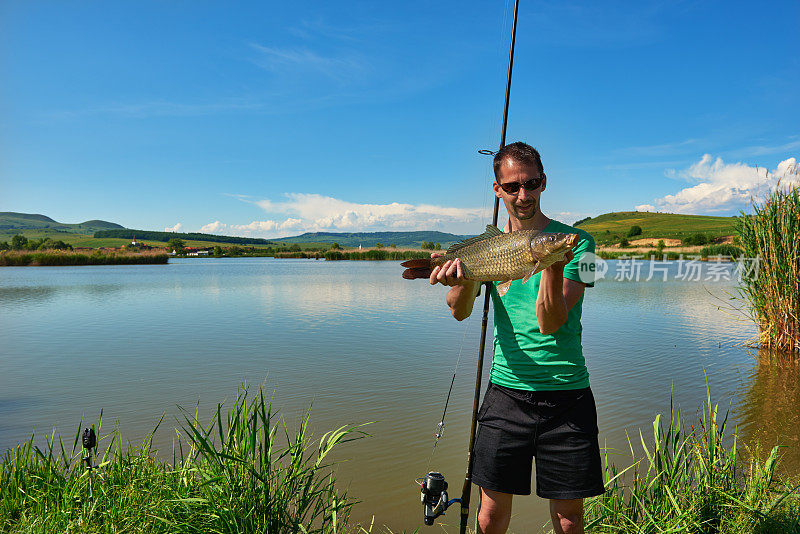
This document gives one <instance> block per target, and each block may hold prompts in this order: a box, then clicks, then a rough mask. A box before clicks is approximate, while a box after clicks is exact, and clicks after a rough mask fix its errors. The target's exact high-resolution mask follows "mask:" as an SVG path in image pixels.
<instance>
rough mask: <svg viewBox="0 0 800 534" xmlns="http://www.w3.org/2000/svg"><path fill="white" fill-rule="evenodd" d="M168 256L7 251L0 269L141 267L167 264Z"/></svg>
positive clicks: (125, 253)
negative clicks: (78, 266)
mask: <svg viewBox="0 0 800 534" xmlns="http://www.w3.org/2000/svg"><path fill="white" fill-rule="evenodd" d="M168 259H169V256H167V254H165V253H163V252H160V253H159V252H141V253H140V252H136V253H131V252H103V251H99V250H97V251H95V252H92V253H85V252H73V251H71V250H44V251H38V252H26V251H21V250H19V251H18V250H8V251H3V252H0V267H24V266H37V267H44V266H62V265H141V264H163V263H167V260H168Z"/></svg>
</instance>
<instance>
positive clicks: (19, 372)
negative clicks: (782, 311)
mask: <svg viewBox="0 0 800 534" xmlns="http://www.w3.org/2000/svg"><path fill="white" fill-rule="evenodd" d="M611 264H612V270H611V272H614V270H613V269H614V268H615V265H616V264H615V263H614V262H611ZM705 268H707V267H705ZM725 268H726V269H730V266H726V267H725ZM669 269H670V271H669V276H668V280H667V281H662V280H661V279H660V276H659V277H656V278H655V279H653V280H651V281H649V282H648V281H640V282H633V281H615V280H613V279H607V280H603V281H601V282H598V284H597V287H595V288H593V289H589V290H587V297H586V301H585V304H584V319H583V324H584V347H585V354H586V359H587V363H588V366H589V371H590V373H591V383H592V388H593V390H594V392H595V397H596V399H597V402H598V412H599V421H600V429H601V436H600V439H601V443H603V442H605V443H606V444H607V445H608V446H609V447H611V448H615V449H618V450H621V451H624V449H625V447H626V443H627V442H626V431H628V432H631V433H635V432H638V429H639V428H640V427H641V428H642V429H643V430H645V432H647V431H648V430H647V429H649V428H651V423H652V420H653V418H654V416H655V414H656V413H658V412H663V411H665V410H668V409H669V399H670V392H671V391H673V392H674V394H673V395H674V400H675V404H676V405H678V406H680V407H681V408H682V409H683V410H684V412H685V413H686V414H687V415H692V414H694V413H695V412H696V410H697V408H698V406H699V405H700V404H701V402H702V400H704V399H705V395H706V386H705V378H704V371H705V373H706V374H707V376H708V381H709V383H710V386H711V391H712V397H713V399H714V401H715V402H719V403H720V404H721V405H722V407H723V408H725V409H727V408H730V409H731V411H732V414H733V419H734V422H735V423H736V424H738V425H739V427H740V429H741V430H742V432H743V433H744V436H745V439H750V438H751V437H753V436H757V437H758V438H759V439H761V440H762V441H764V442H765V443H767V444H768V445H770V446H771V445H772V444H774V442H775V441H776V440H779V441H780V442H781V443H783V444H786V445H789V446H790V447H789V448H787V450H786V460H787V465H788V466H790V468H791V469H794V470H795V471H796V469H797V466H800V454H798V445H800V443H798V441H800V440H799V439H798V436H799V435H800V434H799V433H798V431H797V430H796V429H797V428H798V426H800V424H798V423H800V417H798V410H797V408H796V407H797V406H798V405H800V390H799V389H798V388H799V387H800V386H798V384H800V380H799V379H800V373H798V372H797V371H796V370H791V369H789V370H776V369H774V368H772V367H769V366H765V365H759V364H758V363H757V358H756V357H755V356H753V355H752V354H751V353H750V352H748V351H747V350H746V349H745V348H742V347H741V344H742V343H743V342H746V341H748V340H750V339H751V338H752V337H753V336H754V335H755V329H754V327H753V326H752V324H751V323H749V322H748V321H747V320H745V319H743V318H742V317H740V316H737V315H736V314H733V313H730V312H727V311H725V309H724V308H726V307H727V306H729V304H728V300H727V299H728V294H729V293H731V292H733V291H734V282H731V281H729V280H725V279H724V277H722V278H721V279H720V280H714V279H713V278H714V277H711V278H712V279H711V280H707V281H702V282H696V281H682V280H678V279H676V278H675V274H676V269H677V266H676V265H675V264H672V265H670V267H669ZM400 272H401V268H400V267H399V266H398V264H397V262H324V261H314V260H273V259H265V258H247V259H192V260H171V261H170V264H169V265H159V266H131V267H127V266H109V267H55V268H49V267H40V268H3V269H2V270H0V314H1V315H0V317H1V318H0V371H1V372H0V451H2V450H5V449H6V448H8V447H11V446H14V445H16V444H17V443H18V442H20V441H24V440H25V439H27V438H28V437H29V436H30V434H31V432H32V430H34V429H35V430H36V432H37V433H39V434H44V433H49V432H50V431H52V429H53V428H54V427H57V428H58V429H59V430H61V431H63V432H64V434H65V435H67V436H69V437H70V438H71V437H72V436H74V432H75V430H76V428H77V425H78V422H79V420H80V418H81V415H82V414H85V417H86V420H88V421H94V420H96V418H97V415H98V414H99V411H100V408H104V418H105V423H104V424H109V421H111V422H119V425H120V426H121V428H122V431H123V435H124V436H125V437H126V438H127V439H130V440H131V441H132V442H136V441H138V440H140V439H141V438H142V437H143V436H144V435H145V434H146V433H147V432H148V431H149V430H151V429H152V428H153V426H154V425H155V423H156V422H157V421H158V419H159V417H160V416H161V414H163V413H165V414H166V418H165V423H168V424H164V425H162V429H161V430H159V433H158V434H157V436H156V443H157V444H158V445H159V447H160V448H162V449H163V450H164V451H165V453H166V452H167V451H170V450H171V449H170V443H171V439H172V436H173V435H174V432H173V431H171V430H170V428H171V427H172V426H173V425H172V424H171V423H172V422H174V420H175V417H176V416H177V415H179V413H180V412H179V410H178V408H177V406H183V407H187V408H189V409H193V407H194V406H195V405H196V404H198V403H199V406H200V410H201V414H203V413H204V414H206V415H209V414H210V413H211V410H212V409H213V408H214V407H215V406H216V404H217V403H218V402H222V401H225V400H226V399H227V400H230V399H231V398H232V397H233V396H234V395H235V393H236V390H237V386H238V385H239V384H241V383H242V381H244V380H247V381H248V382H249V383H251V384H254V385H260V384H263V385H264V387H265V390H266V391H267V392H270V393H271V392H274V398H275V402H274V404H275V405H276V406H278V407H279V408H280V409H281V412H282V414H283V415H284V416H285V418H286V419H287V420H288V421H289V423H290V426H292V425H294V423H295V422H296V421H297V420H298V418H299V417H300V416H301V415H302V413H303V412H304V411H306V410H307V409H308V408H309V406H312V408H311V414H312V424H313V427H314V429H315V431H316V432H317V434H319V433H321V432H323V431H325V430H329V429H331V428H334V427H338V426H339V425H342V424H345V423H361V422H368V421H374V423H373V424H372V425H370V427H369V432H370V434H372V437H370V438H368V439H364V440H361V441H358V442H354V443H348V444H346V445H344V446H342V448H341V449H340V450H339V452H338V454H337V458H338V459H340V460H346V461H344V462H343V463H341V465H340V467H339V479H340V480H341V481H342V482H343V483H347V484H349V491H350V493H351V494H352V495H354V496H356V497H358V498H359V499H360V500H361V501H362V503H361V504H359V505H358V506H357V507H356V508H355V513H354V515H355V518H356V519H357V520H361V521H365V522H369V521H370V519H371V518H372V517H373V516H374V517H375V523H376V525H384V524H385V525H387V526H389V527H390V528H392V529H393V530H395V531H397V530H401V529H403V528H406V529H413V528H415V527H417V526H420V525H422V515H421V507H420V505H419V499H418V488H417V486H416V485H415V483H414V478H415V477H417V476H421V475H422V474H423V473H424V472H425V471H426V470H428V469H435V470H439V471H442V472H443V473H444V474H445V476H446V477H447V479H448V480H449V482H450V484H451V486H452V487H453V488H454V491H453V493H454V494H456V493H459V492H460V487H461V484H462V481H463V476H464V469H465V459H466V455H465V448H466V445H467V432H468V425H469V415H470V411H471V408H472V387H473V383H474V373H475V360H476V355H477V344H478V337H479V333H480V318H479V312H478V311H477V310H476V312H475V313H474V315H473V317H472V318H470V319H468V320H467V321H464V322H463V323H457V322H456V321H454V320H453V319H452V318H451V317H450V314H449V311H448V310H447V308H446V306H445V305H444V293H445V289H444V288H441V287H435V288H433V287H430V286H429V285H427V283H425V282H422V281H414V282H410V281H406V280H403V279H401V278H400ZM644 272H645V271H643V273H644ZM704 278H705V276H704ZM477 307H479V306H476V308H477ZM720 307H722V308H723V309H720ZM460 351H461V353H462V356H461V364H460V366H459V369H458V375H457V378H456V384H455V389H454V393H453V398H452V399H451V403H450V408H449V410H448V414H447V423H448V424H447V430H446V433H445V436H444V438H443V439H442V441H441V442H440V443H439V445H438V447H437V449H436V452H435V454H434V455H433V456H432V457H431V448H432V445H433V434H434V432H435V430H436V424H437V422H438V421H439V418H440V417H441V411H442V408H443V404H444V399H445V396H446V394H447V387H448V386H449V383H450V379H451V376H452V373H453V369H454V366H455V364H456V361H457V360H458V356H459V352H460ZM487 363H488V362H487ZM624 461H625V457H624V456H622V455H621V456H620V463H624ZM453 496H455V495H453ZM473 502H477V498H476V497H475V493H473ZM515 512H516V514H515V517H514V519H513V521H512V527H511V529H512V531H516V532H522V531H525V532H530V531H539V530H540V525H542V524H544V523H546V522H547V512H546V505H545V503H544V502H542V501H540V500H539V499H537V498H536V497H522V498H517V499H516V500H515ZM447 519H449V520H450V521H452V522H455V523H457V521H458V512H457V510H456V509H455V508H454V511H453V512H451V513H450V515H449V516H448V517H447ZM447 519H446V520H445V522H447ZM422 528H425V527H422ZM450 530H452V529H450Z"/></svg>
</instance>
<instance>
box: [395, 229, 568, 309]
mask: <svg viewBox="0 0 800 534" xmlns="http://www.w3.org/2000/svg"><path fill="white" fill-rule="evenodd" d="M577 243H578V234H563V233H548V232H542V231H539V230H518V231H516V232H511V233H508V234H506V233H504V232H503V231H502V230H500V229H499V228H497V227H496V226H492V225H488V226H487V227H486V232H484V233H483V234H481V235H479V236H476V237H472V238H470V239H466V240H464V241H461V242H460V243H456V244H454V245H452V246H451V247H450V248H448V249H447V253H446V254H445V255H444V256H438V257H435V258H430V259H419V260H409V261H406V262H403V263H401V265H402V266H403V267H407V269H406V270H405V271H403V278H407V279H409V280H413V279H415V278H428V277H429V276H430V275H431V271H432V270H433V268H434V267H438V266H440V265H443V264H444V263H445V262H446V261H448V260H454V259H456V258H458V259H460V260H461V267H462V269H463V272H464V278H467V279H469V280H476V281H479V282H489V281H501V282H503V283H502V284H498V285H497V293H498V294H499V295H500V296H501V297H502V296H503V295H505V294H506V291H508V288H509V286H510V285H511V282H512V281H513V280H519V279H520V278H522V283H523V284H524V283H525V282H527V281H528V279H529V278H530V277H531V276H533V275H534V274H536V273H538V272H539V271H542V270H544V269H546V268H547V267H549V266H551V265H552V264H554V263H556V262H558V261H562V260H563V259H564V256H565V255H566V254H567V251H569V250H570V249H571V248H572V247H573V246H575V245H576V244H577Z"/></svg>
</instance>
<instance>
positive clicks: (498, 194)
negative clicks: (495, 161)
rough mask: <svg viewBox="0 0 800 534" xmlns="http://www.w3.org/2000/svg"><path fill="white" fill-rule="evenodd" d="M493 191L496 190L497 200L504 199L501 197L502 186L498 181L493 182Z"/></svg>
mask: <svg viewBox="0 0 800 534" xmlns="http://www.w3.org/2000/svg"><path fill="white" fill-rule="evenodd" d="M492 189H494V196H496V197H497V198H503V197H502V196H501V195H500V184H498V183H497V180H492Z"/></svg>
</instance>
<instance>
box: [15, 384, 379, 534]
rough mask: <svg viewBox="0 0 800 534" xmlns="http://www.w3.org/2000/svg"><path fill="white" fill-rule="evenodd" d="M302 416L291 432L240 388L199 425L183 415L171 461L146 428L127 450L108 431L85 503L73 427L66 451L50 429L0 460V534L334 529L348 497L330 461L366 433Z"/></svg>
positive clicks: (267, 405) (341, 525)
mask: <svg viewBox="0 0 800 534" xmlns="http://www.w3.org/2000/svg"><path fill="white" fill-rule="evenodd" d="M308 422H309V419H308V416H307V415H306V417H304V418H303V419H302V421H301V423H300V425H299V428H298V429H297V430H296V431H295V432H294V433H291V434H290V432H289V431H288V428H287V426H286V424H285V423H284V422H283V421H282V420H280V419H279V418H277V417H276V414H275V412H273V410H272V405H271V402H267V401H266V400H265V399H264V395H263V393H262V392H260V391H259V392H258V393H257V394H255V395H250V394H249V393H248V389H247V387H243V388H241V389H240V391H239V393H238V395H237V397H236V400H235V401H234V403H233V404H232V406H230V408H228V409H227V411H224V410H223V408H222V406H221V405H219V406H218V407H217V410H216V413H215V414H214V417H213V418H212V421H211V422H210V423H209V424H207V425H202V424H200V423H199V422H198V419H197V413H195V414H193V415H192V414H184V420H183V422H182V423H181V427H180V432H179V433H178V435H179V437H178V438H177V439H176V441H175V442H174V445H173V450H172V458H171V461H170V462H165V461H163V460H161V459H159V458H158V457H157V455H156V452H155V450H154V449H153V448H152V437H153V434H154V433H155V430H154V431H153V433H151V434H150V435H149V436H148V437H147V439H145V440H144V442H143V443H142V445H141V446H139V447H133V446H131V445H130V443H124V444H123V442H122V439H121V437H120V433H119V431H118V429H115V430H113V431H112V432H110V433H108V434H107V435H105V436H102V438H101V439H99V440H98V441H99V443H98V448H99V449H103V447H104V449H103V450H98V451H96V453H97V455H98V459H99V463H98V468H97V469H96V470H95V475H94V478H93V498H92V499H89V488H88V485H89V477H88V475H87V473H86V471H85V469H84V468H83V466H82V465H81V460H80V458H81V451H80V450H79V445H78V443H79V433H80V431H81V429H80V427H81V425H79V428H78V432H77V433H76V435H75V439H74V441H73V442H72V444H71V445H72V446H71V448H70V447H69V444H67V446H65V445H64V442H63V440H62V439H61V437H60V435H58V434H56V433H55V432H54V433H53V434H52V435H51V436H49V437H48V438H47V439H46V441H45V444H44V447H43V448H39V447H38V446H36V445H35V443H34V438H33V436H32V437H31V438H30V439H29V440H28V441H27V442H26V443H23V444H21V445H19V446H17V447H16V448H15V449H11V450H8V451H6V454H5V456H4V457H3V459H2V463H0V465H2V469H1V470H0V474H1V475H2V476H1V478H0V531H2V532H131V533H140V532H141V533H145V532H146V533H150V532H155V533H160V532H164V533H166V532H170V533H172V532H193V533H226V534H228V533H230V534H233V533H244V532H270V533H272V532H275V533H299V532H302V533H306V532H309V533H311V532H313V533H336V532H343V531H344V529H345V527H346V526H347V523H348V518H349V512H350V509H351V507H352V505H353V504H354V501H353V500H352V499H351V498H349V497H348V496H347V495H346V493H345V492H342V491H339V490H338V489H337V488H336V485H335V478H334V474H333V471H332V470H331V465H330V463H329V459H328V457H329V454H330V452H331V450H332V449H333V448H334V447H335V446H337V445H339V444H341V443H344V442H347V441H351V440H353V439H358V438H359V437H361V436H363V435H364V434H363V432H361V431H360V428H359V426H342V427H340V428H338V429H336V430H334V431H332V432H328V433H326V434H324V435H323V436H322V437H321V438H320V439H319V440H318V441H313V440H312V438H311V436H310V435H309V431H308ZM101 427H102V414H101V419H100V424H99V426H98V434H99V435H100V434H101V431H102V428H101ZM156 428H158V427H156ZM181 436H183V437H182V438H181Z"/></svg>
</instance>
